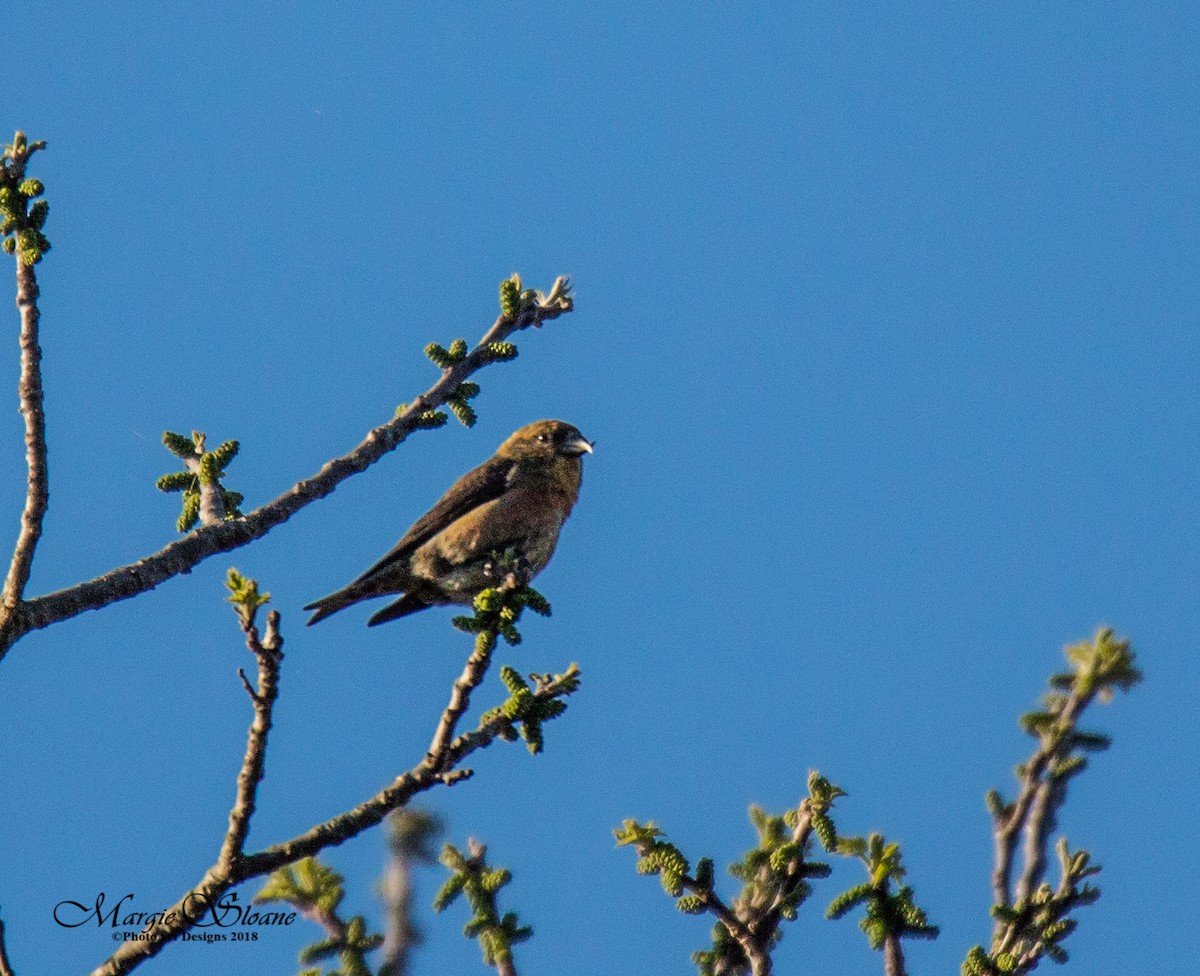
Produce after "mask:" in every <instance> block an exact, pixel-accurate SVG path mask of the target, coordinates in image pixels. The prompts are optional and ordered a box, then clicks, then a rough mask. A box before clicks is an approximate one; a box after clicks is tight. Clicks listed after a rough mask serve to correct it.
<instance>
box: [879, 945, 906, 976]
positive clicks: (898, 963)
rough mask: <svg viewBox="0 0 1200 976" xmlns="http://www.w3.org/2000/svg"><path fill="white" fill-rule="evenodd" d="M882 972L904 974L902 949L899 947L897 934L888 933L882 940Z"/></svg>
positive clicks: (889, 974)
mask: <svg viewBox="0 0 1200 976" xmlns="http://www.w3.org/2000/svg"><path fill="white" fill-rule="evenodd" d="M883 974H884V976H906V974H905V971H904V950H903V949H901V948H900V937H899V936H898V935H888V936H886V937H885V938H884V940H883Z"/></svg>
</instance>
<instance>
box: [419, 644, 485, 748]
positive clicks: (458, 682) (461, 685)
mask: <svg viewBox="0 0 1200 976" xmlns="http://www.w3.org/2000/svg"><path fill="white" fill-rule="evenodd" d="M486 636H487V635H484V634H481V635H479V637H478V638H477V639H476V641H475V650H474V651H473V652H472V653H471V656H470V657H469V658H467V663H466V665H465V666H464V667H463V671H462V674H460V675H459V676H458V678H456V679H455V681H454V687H453V688H452V689H451V691H450V704H449V705H447V706H446V710H445V711H444V712H442V717H441V720H440V721H439V722H438V726H437V730H436V731H435V732H434V733H433V741H432V742H430V744H429V752H427V753H426V755H425V761H426V762H427V763H430V764H431V765H432V766H433V768H434V769H439V767H438V766H437V765H433V764H436V763H438V762H445V761H446V760H447V759H449V758H450V751H449V746H450V743H451V740H452V739H453V738H454V732H455V730H456V729H457V728H458V722H459V719H461V718H462V717H463V715H464V714H465V713H466V711H467V709H468V708H469V707H470V705H471V692H472V691H474V690H475V689H476V688H477V687H479V683H480V682H481V681H483V677H484V675H485V674H487V669H488V664H489V663H490V662H491V657H492V650H493V648H494V646H495V639H494V638H493V639H492V640H490V641H489V640H487V639H486Z"/></svg>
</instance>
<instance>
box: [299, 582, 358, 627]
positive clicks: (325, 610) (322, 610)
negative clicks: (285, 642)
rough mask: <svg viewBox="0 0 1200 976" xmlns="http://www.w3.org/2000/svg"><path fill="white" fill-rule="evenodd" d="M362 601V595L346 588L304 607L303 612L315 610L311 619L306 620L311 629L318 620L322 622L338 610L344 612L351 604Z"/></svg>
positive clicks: (349, 587) (352, 588)
mask: <svg viewBox="0 0 1200 976" xmlns="http://www.w3.org/2000/svg"><path fill="white" fill-rule="evenodd" d="M361 599H362V594H361V593H359V592H357V591H356V590H355V588H354V587H351V586H348V587H346V588H345V589H344V590H338V591H337V592H336V593H330V594H329V596H323V597H321V599H319V600H316V601H315V602H313V603H310V604H309V605H308V606H306V607H305V608H304V609H305V610H315V611H316V613H314V614H313V615H312V616H311V617H309V618H308V626H309V627H311V626H312V625H313V624H315V623H316V622H317V621H318V620H324V619H325V618H326V617H328V616H330V615H331V614H335V613H337V612H338V611H339V610H344V609H346V607H348V606H350V604H352V603H357V602H358V601H359V600H361Z"/></svg>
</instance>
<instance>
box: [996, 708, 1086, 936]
mask: <svg viewBox="0 0 1200 976" xmlns="http://www.w3.org/2000/svg"><path fill="white" fill-rule="evenodd" d="M1091 697H1092V696H1091V695H1088V696H1087V697H1086V698H1082V697H1080V696H1079V694H1078V693H1077V692H1075V691H1072V693H1071V696H1070V698H1069V699H1068V700H1067V703H1066V705H1065V706H1064V708H1063V712H1062V716H1061V719H1060V721H1061V723H1062V727H1063V729H1064V730H1066V729H1070V728H1073V727H1074V725H1075V722H1076V721H1077V720H1078V718H1079V714H1080V712H1082V711H1083V709H1084V708H1085V707H1086V706H1087V704H1088V702H1090V701H1091ZM1063 741H1064V740H1063V738H1062V737H1061V736H1060V737H1058V738H1055V739H1052V740H1048V741H1046V742H1043V743H1042V744H1041V745H1040V746H1039V748H1038V749H1037V750H1036V751H1035V752H1034V754H1033V755H1032V756H1031V757H1030V758H1029V761H1028V762H1026V763H1025V765H1024V766H1023V767H1022V776H1021V782H1020V787H1019V789H1018V793H1017V798H1016V800H1015V801H1014V802H1013V804H1012V806H1011V807H1009V808H1008V809H1007V810H1005V811H1001V812H1000V813H998V814H997V815H996V816H995V868H994V869H993V871H992V903H993V904H995V905H1012V904H1016V903H1017V902H1020V901H1022V900H1023V899H1024V898H1026V897H1027V896H1028V894H1029V892H1030V891H1032V890H1033V888H1034V887H1035V886H1036V885H1037V883H1038V882H1039V881H1041V876H1042V872H1043V870H1044V869H1045V846H1046V839H1047V837H1048V836H1049V833H1050V831H1051V830H1052V829H1053V824H1052V823H1051V818H1052V816H1053V810H1054V808H1055V806H1057V805H1059V804H1061V802H1062V800H1063V799H1065V793H1063V794H1062V795H1061V796H1060V795H1058V794H1057V793H1054V791H1055V789H1056V784H1055V783H1054V782H1052V781H1051V779H1050V778H1049V777H1047V776H1046V771H1047V770H1048V769H1049V768H1050V767H1051V764H1052V763H1053V762H1054V760H1055V759H1056V758H1058V757H1059V753H1060V752H1061V751H1062V748H1063ZM1058 789H1061V787H1058ZM1052 800H1054V801H1056V802H1054V803H1052V802H1051V801H1052ZM1022 830H1024V831H1025V857H1024V867H1023V871H1022V875H1021V878H1020V880H1019V882H1018V885H1017V891H1016V896H1015V901H1014V900H1013V895H1012V892H1011V891H1010V885H1011V879H1012V870H1013V857H1014V855H1015V853H1016V849H1017V838H1018V836H1019V835H1020V833H1021V831H1022ZM1001 928H1003V923H1001V922H999V921H998V922H997V923H996V932H997V933H998V932H999V931H1000V929H1001Z"/></svg>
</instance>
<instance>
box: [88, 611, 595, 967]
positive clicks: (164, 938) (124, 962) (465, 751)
mask: <svg viewBox="0 0 1200 976" xmlns="http://www.w3.org/2000/svg"><path fill="white" fill-rule="evenodd" d="M269 633H270V631H269V630H268V635H269ZM472 657H474V655H472ZM468 667H469V665H468ZM465 670H466V669H464V673H465ZM485 673H486V668H483V669H478V670H476V671H473V672H472V674H473V679H474V682H475V683H474V684H473V685H471V687H470V688H467V689H466V690H465V691H460V690H459V687H458V682H455V688H454V690H453V691H452V692H451V701H450V704H449V705H447V707H446V710H445V711H444V712H443V713H442V716H441V720H440V721H439V723H438V728H439V729H441V728H442V727H443V726H446V725H449V726H451V727H453V725H454V724H455V723H456V722H457V718H455V717H448V715H447V713H448V712H450V711H451V708H452V707H453V706H455V703H456V702H457V701H458V700H459V698H460V697H461V696H462V695H463V694H468V695H469V693H470V691H472V690H473V689H474V688H475V687H476V686H478V684H479V682H480V681H482V680H483V677H484V674H485ZM459 680H460V681H461V680H462V679H461V678H460V679H459ZM577 686H578V672H577V671H576V670H575V669H574V668H572V669H568V671H567V673H566V674H564V675H562V676H560V678H559V680H554V681H549V682H545V683H539V686H538V688H537V690H536V691H534V692H533V697H534V698H535V699H538V700H541V701H545V700H548V699H551V698H561V697H564V696H566V695H569V694H571V693H572V692H573V691H574V690H575V689H576V687H577ZM460 715H461V713H460ZM257 723H258V716H257V714H256V718H255V724H257ZM511 731H512V723H511V722H510V721H509V719H507V718H505V717H504V716H503V715H499V714H497V715H495V716H493V717H491V718H490V719H488V721H486V722H483V723H481V725H480V727H479V728H478V729H476V730H475V731H473V732H469V733H465V734H463V735H460V736H458V737H457V738H455V739H454V740H453V741H451V742H444V743H443V744H442V745H441V746H440V747H439V749H438V751H437V752H434V753H431V754H429V755H427V756H426V757H425V758H424V759H422V760H421V762H420V763H419V764H418V765H416V766H414V767H413V768H412V769H410V770H409V771H408V772H406V773H403V774H402V775H400V776H398V777H397V778H396V779H395V780H394V781H393V782H392V783H391V785H390V786H388V787H386V788H385V789H383V790H380V791H379V792H378V793H376V794H375V795H374V796H372V797H371V798H370V799H368V800H366V801H365V802H363V803H360V804H359V805H358V806H356V807H354V808H353V809H352V810H348V811H346V812H345V813H342V814H339V815H338V816H336V817H333V818H332V819H330V820H327V821H325V822H324V823H320V824H317V825H316V826H314V827H312V828H311V829H310V830H308V831H306V832H305V833H303V834H300V835H298V836H296V837H293V838H292V839H290V840H287V841H284V842H282V843H279V844H274V845H272V846H271V847H268V848H265V849H263V850H261V851H258V852H257V853H254V854H235V855H234V856H232V857H227V856H226V850H227V849H231V847H232V846H233V845H236V844H237V843H239V841H237V840H236V837H235V824H234V821H235V819H237V817H236V815H237V811H238V807H237V805H235V808H234V812H233V813H231V814H230V829H229V833H227V835H226V840H225V844H224V846H223V847H222V852H221V857H219V858H218V860H217V863H216V864H214V865H213V866H212V867H210V868H209V869H208V870H207V871H206V872H205V874H204V876H203V877H202V878H201V879H200V881H199V883H198V884H197V885H196V886H195V887H194V888H192V889H191V890H190V891H188V892H187V893H186V894H184V896H183V897H182V898H180V899H179V901H177V902H176V903H175V905H173V906H172V907H171V908H170V909H168V910H167V912H166V913H165V914H164V919H163V922H162V923H161V924H159V925H158V926H156V928H155V930H154V931H155V935H156V936H157V937H156V938H154V939H148V940H144V941H136V942H125V943H122V945H121V947H120V948H119V949H118V950H117V951H116V952H115V953H113V954H112V955H111V956H110V957H109V958H108V959H107V960H105V961H104V963H102V964H101V965H100V966H99V967H98V968H97V969H95V970H94V971H93V973H92V976H122V974H124V973H128V972H131V971H132V970H133V969H134V968H135V967H136V966H138V965H139V964H141V963H142V962H144V961H145V960H147V959H150V958H151V957H153V956H155V955H157V954H158V953H159V952H161V951H162V949H163V948H164V947H165V946H166V945H167V943H168V942H169V941H170V940H171V939H172V938H173V937H174V936H177V935H179V934H181V933H183V932H186V931H188V930H189V929H191V928H192V927H193V926H194V925H195V924H196V923H197V921H199V920H200V919H199V917H198V916H197V914H196V906H197V905H203V906H208V905H212V904H215V903H216V901H217V899H219V898H220V897H221V896H222V895H223V894H224V893H225V892H227V891H229V890H230V889H231V888H234V887H236V886H237V885H239V884H241V883H243V882H245V881H248V880H250V879H251V878H257V877H261V876H263V875H266V874H270V873H271V872H272V871H274V870H276V869H277V868H280V867H283V866H284V865H286V864H291V863H292V862H294V861H297V860H299V859H300V858H302V857H307V856H309V855H312V854H316V853H318V852H320V851H322V850H324V849H325V848H327V847H334V846H336V845H338V844H341V843H343V842H345V841H347V840H349V839H350V838H352V837H356V836H358V835H359V834H361V833H362V832H363V831H364V830H367V829H369V828H371V827H374V826H375V825H376V824H378V823H380V822H381V821H382V820H383V819H384V818H385V817H386V816H387V815H388V813H390V812H391V811H393V810H396V809H399V808H400V807H402V806H404V805H405V804H406V803H407V802H408V801H409V800H411V799H412V798H413V797H414V796H416V795H417V794H419V793H423V792H425V791H426V790H429V789H432V788H433V787H435V786H437V785H439V784H444V785H447V786H450V785H453V784H454V783H456V782H459V781H460V780H462V779H466V778H468V777H470V776H471V774H472V771H471V770H469V769H457V768H455V767H456V766H457V765H458V764H459V762H461V761H462V760H463V759H465V758H466V757H467V756H469V755H470V754H472V753H474V752H476V751H478V750H479V749H483V748H486V747H487V746H488V745H490V744H491V743H492V742H493V741H494V740H495V739H496V738H497V737H502V736H506V735H507V734H508V733H511ZM263 735H264V737H265V730H264V732H263ZM253 736H254V726H251V737H253ZM264 746H265V742H264ZM252 748H253V747H252V746H251V744H250V743H248V744H247V758H249V757H250V754H251V752H252ZM245 768H246V767H245V765H243V772H245ZM248 775H249V777H250V778H252V774H248ZM247 784H249V779H248V780H247ZM246 789H247V790H248V793H247V795H248V796H249V797H250V798H251V799H252V796H253V789H252V786H249V785H247V787H246ZM238 793H239V803H240V802H241V797H242V794H243V777H242V776H241V775H239V777H238ZM252 810H253V807H252V805H251V806H250V807H249V812H252ZM249 812H247V814H246V817H245V819H246V820H247V821H248V819H249ZM239 822H240V820H239ZM240 836H241V838H243V839H244V837H245V831H244V830H243V831H242V832H241V834H240ZM231 838H234V839H233V840H231ZM200 914H201V915H202V914H203V913H200Z"/></svg>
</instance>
